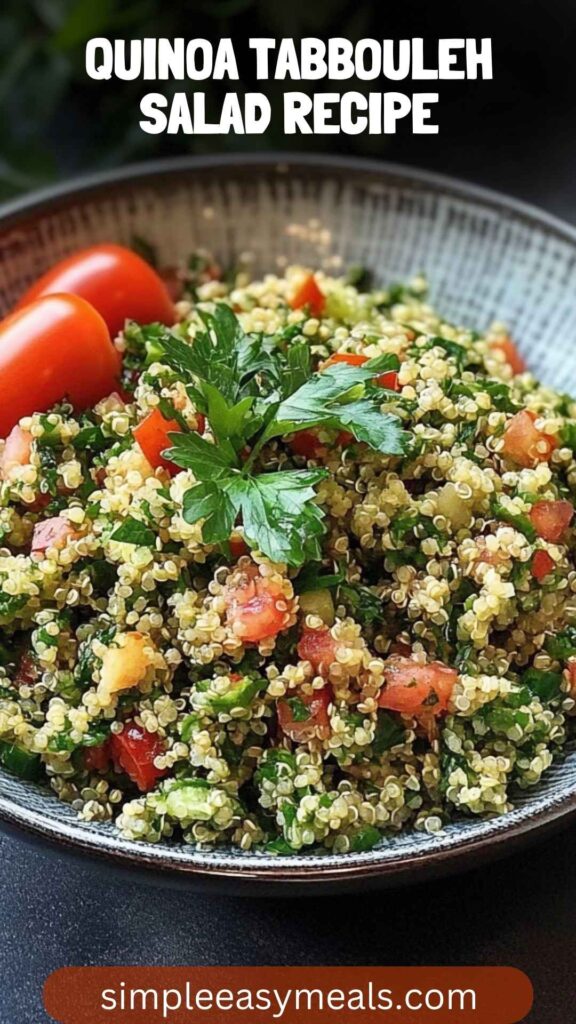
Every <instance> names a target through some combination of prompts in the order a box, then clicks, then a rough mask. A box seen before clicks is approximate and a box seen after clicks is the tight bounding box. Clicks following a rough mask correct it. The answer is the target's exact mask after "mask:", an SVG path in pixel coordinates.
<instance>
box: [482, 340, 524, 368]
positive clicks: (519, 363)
mask: <svg viewBox="0 0 576 1024" xmlns="http://www.w3.org/2000/svg"><path fill="white" fill-rule="evenodd" d="M490 348H493V349H497V350H499V351H500V352H502V354H503V356H504V359H505V360H506V362H507V363H508V366H509V367H510V369H511V370H512V373H524V371H525V370H526V369H527V367H526V363H525V362H524V359H523V357H522V356H521V355H520V353H519V351H518V349H517V348H516V345H515V344H514V342H513V341H512V338H508V337H506V338H498V340H497V341H493V342H492V344H491V345H490Z"/></svg>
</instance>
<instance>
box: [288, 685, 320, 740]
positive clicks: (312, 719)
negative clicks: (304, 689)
mask: <svg viewBox="0 0 576 1024" xmlns="http://www.w3.org/2000/svg"><path fill="white" fill-rule="evenodd" d="M333 697H334V695H333V693H332V687H331V686H324V687H323V688H322V689H321V690H315V691H314V693H312V694H309V693H307V694H298V696H297V698H296V700H298V702H299V703H300V704H303V705H304V706H305V708H306V709H307V711H308V717H307V718H303V719H300V716H296V715H295V713H294V707H293V705H292V704H291V699H290V698H284V699H282V700H279V701H278V702H277V705H276V708H277V711H278V722H279V725H280V728H281V729H282V732H283V733H284V735H285V736H288V737H289V738H290V739H291V740H293V741H294V743H308V742H309V741H310V740H311V739H314V738H315V737H317V738H318V739H327V738H328V737H329V735H330V716H329V714H328V708H329V707H330V704H331V702H332V700H333ZM292 699H294V698H292Z"/></svg>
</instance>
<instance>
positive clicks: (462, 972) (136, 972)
mask: <svg viewBox="0 0 576 1024" xmlns="http://www.w3.org/2000/svg"><path fill="white" fill-rule="evenodd" d="M532 998H533V992H532V985H531V982H530V981H529V979H528V978H527V977H526V975H525V974H523V973H522V972H521V971H519V970H516V968H513V967H65V968H63V969H62V970H59V971H55V973H54V974H51V975H50V977H49V978H48V979H47V981H46V984H45V986H44V1005H45V1007H46V1011H47V1012H48V1013H49V1015H50V1016H51V1017H52V1018H53V1019H54V1020H55V1021H58V1022H59V1024H104V1022H106V1021H109V1022H110V1024H166V1022H171V1024H259V1022H260V1024H330V1022H331V1021H333V1022H334V1024H370V1022H376V1021H380V1022H381V1024H431V1022H434V1024H515V1022H516V1021H521V1020H523V1018H524V1017H525V1016H526V1014H527V1013H528V1012H529V1011H530V1008H531V1006H532Z"/></svg>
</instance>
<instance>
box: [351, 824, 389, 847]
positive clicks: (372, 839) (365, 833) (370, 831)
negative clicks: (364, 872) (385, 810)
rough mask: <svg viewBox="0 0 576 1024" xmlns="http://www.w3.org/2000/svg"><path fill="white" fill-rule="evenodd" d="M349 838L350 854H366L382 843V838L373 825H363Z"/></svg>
mask: <svg viewBox="0 0 576 1024" xmlns="http://www.w3.org/2000/svg"><path fill="white" fill-rule="evenodd" d="M349 838H350V845H349V847H348V849H349V851H350V853H365V852H366V851H367V850H372V849H373V848H374V847H375V846H376V844H377V843H378V842H380V839H381V838H382V836H381V835H380V832H379V831H378V829H377V828H374V826H373V825H361V826H360V827H359V828H357V829H356V831H355V832H353V833H352V835H351V836H350V837H349Z"/></svg>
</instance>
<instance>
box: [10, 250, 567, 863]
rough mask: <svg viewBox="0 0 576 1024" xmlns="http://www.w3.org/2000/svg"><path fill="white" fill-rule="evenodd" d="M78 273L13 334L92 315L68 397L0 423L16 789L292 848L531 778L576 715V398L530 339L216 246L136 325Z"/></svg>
mask: <svg viewBox="0 0 576 1024" xmlns="http://www.w3.org/2000/svg"><path fill="white" fill-rule="evenodd" d="M103 248H105V247H103ZM110 248H113V247H110ZM118 251H120V250H118ZM84 255H85V254H79V256H78V257H77V258H76V259H77V261H79V262H80V263H81V262H82V259H83V257H84ZM69 262H72V263H73V262H74V258H73V260H72V261H69ZM148 269H150V268H148ZM164 276H165V280H166V279H167V275H166V274H165V275H164ZM49 277H50V275H48V278H49ZM53 277H54V278H55V280H56V282H57V283H56V285H55V287H51V285H50V281H49V280H48V283H46V281H45V280H44V279H43V280H42V281H41V282H40V283H39V285H38V287H37V288H36V289H35V290H34V289H33V290H32V293H31V295H30V296H28V297H27V299H26V302H28V300H29V299H30V298H31V299H32V300H33V301H34V303H35V304H34V306H33V307H32V306H29V305H27V304H26V303H25V304H24V305H22V304H21V309H20V310H19V312H17V313H16V314H14V315H13V320H12V321H6V322H5V325H7V326H5V325H2V326H0V351H4V349H5V348H6V346H7V345H8V342H9V340H10V338H11V337H12V335H13V334H14V329H15V327H14V324H15V323H16V327H17V328H19V329H20V331H21V332H22V331H23V332H24V333H25V334H26V331H29V332H30V334H33V333H34V331H33V330H32V314H31V313H30V310H32V309H33V310H34V311H35V316H36V320H35V322H36V323H38V322H39V312H38V311H39V310H40V311H42V309H45V310H46V311H47V313H46V315H48V313H49V312H50V310H49V308H48V305H46V304H50V303H55V302H61V303H65V302H76V303H81V304H82V309H80V312H78V309H77V308H75V310H74V311H73V314H74V315H73V317H72V321H70V323H72V326H73V329H70V330H69V329H68V328H69V327H70V323H69V322H68V321H66V323H67V324H68V327H66V329H64V327H62V324H61V322H60V321H59V320H58V316H57V315H56V314H54V317H53V321H54V322H55V327H54V326H53V328H52V329H53V334H52V336H51V338H52V340H51V343H50V344H51V345H52V349H51V351H52V352H54V351H55V350H56V349H57V350H58V351H60V350H61V348H62V347H63V346H64V347H65V344H67V342H66V343H65V340H64V339H65V338H68V337H69V336H70V337H72V339H73V341H74V344H73V345H72V349H71V350H70V351H71V352H72V351H73V353H75V354H72V355H71V356H70V359H71V361H72V364H73V368H72V370H70V366H69V364H66V366H65V367H64V369H62V365H64V363H63V360H61V363H60V364H59V367H60V368H59V369H58V373H62V374H63V376H62V379H61V380H60V381H59V382H57V383H56V387H57V388H60V392H59V393H58V394H55V393H51V394H50V395H45V396H41V395H39V394H38V388H37V385H36V383H35V381H34V380H30V381H29V384H30V387H31V388H32V391H33V399H32V398H31V397H30V394H29V393H28V386H27V384H26V383H24V384H23V387H21V388H20V389H18V388H16V391H18V395H17V400H16V398H15V399H14V401H16V405H17V407H16V408H14V409H12V408H11V407H10V402H9V401H8V399H6V402H3V406H2V410H3V411H2V413H1V414H0V416H1V419H2V424H1V426H2V431H3V436H4V437H5V440H4V441H3V442H0V467H1V485H0V543H1V544H2V547H1V549H0V640H1V646H0V665H1V667H0V761H1V763H2V764H3V766H4V768H5V769H6V770H7V771H9V772H12V773H14V774H16V775H18V776H20V777H21V778H24V779H28V780H38V779H42V780H45V781H47V782H48V784H49V785H50V787H51V788H52V790H53V791H54V792H55V793H56V794H57V796H58V797H59V798H60V799H61V800H63V801H66V802H69V803H70V804H71V805H72V807H73V808H74V809H75V810H77V812H78V814H79V815H80V816H81V818H83V819H84V820H88V821H102V822H104V821H113V822H115V824H116V826H117V828H118V829H119V830H120V832H121V833H122V834H123V835H124V836H126V837H129V838H132V839H141V840H148V841H151V842H158V841H162V840H166V839H168V838H169V837H171V836H175V837H176V838H177V839H183V840H184V841H185V842H187V843H192V844H201V845H211V844H215V843H228V844H233V845H235V846H238V847H240V848H241V849H242V850H249V849H256V850H266V851H269V852H270V853H290V852H294V851H301V850H310V849H316V850H320V849H322V848H328V849H330V850H332V851H334V852H348V851H362V850H367V849H370V848H371V847H372V846H374V845H375V844H376V843H377V842H378V841H380V840H381V839H384V841H386V840H388V839H389V838H390V837H391V836H393V834H394V833H395V832H397V831H398V830H400V829H404V828H412V827H413V828H416V829H423V830H426V831H428V832H430V833H434V832H438V831H440V830H441V829H442V828H443V827H444V826H445V825H446V824H447V823H448V822H450V821H451V820H453V819H455V818H458V817H461V816H462V815H467V816H471V815H472V816H473V815H477V816H482V815H495V814H502V813H504V812H506V811H507V810H509V809H510V808H511V806H512V805H513V802H514V796H515V793H517V792H518V790H519V789H525V788H527V787H531V786H536V785H537V784H538V783H539V781H540V779H541V778H542V775H543V774H544V773H545V772H546V771H547V769H548V768H549V767H550V765H551V764H552V762H553V760H554V758H556V757H558V756H559V755H560V754H561V753H562V751H563V750H564V749H565V748H566V745H567V743H569V742H570V737H571V734H572V732H573V730H572V723H573V722H574V721H575V720H576V718H575V717H574V709H575V707H576V563H575V559H576V554H575V543H574V533H573V530H572V528H571V524H572V517H573V512H574V508H573V503H574V499H575V494H576V456H575V451H576V419H574V418H573V417H576V403H574V402H573V401H572V400H571V399H570V398H568V397H567V396H565V395H562V394H557V393H555V392H554V391H552V390H550V389H549V388H546V387H543V386H541V385H539V384H538V383H537V382H536V381H535V380H534V379H533V377H532V376H531V375H530V373H529V371H527V370H526V368H525V366H524V364H523V361H522V358H521V356H520V355H519V353H518V351H517V349H516V347H515V345H514V343H513V341H512V340H511V338H510V337H509V335H508V334H507V332H506V329H505V328H504V327H503V326H502V325H498V324H497V325H495V326H493V327H492V328H491V329H490V330H489V331H488V333H486V334H483V335H479V334H477V333H475V332H474V331H471V330H469V329H467V328H462V327H456V326H454V325H452V324H449V323H446V322H445V321H444V320H443V319H442V317H441V315H440V314H438V313H436V312H435V311H434V309H433V308H432V307H431V306H430V305H428V303H427V300H426V288H425V282H424V281H423V280H422V279H416V280H414V281H412V282H411V283H410V284H408V285H406V286H400V285H395V286H393V287H391V288H389V289H387V290H385V289H377V290H370V286H369V284H367V283H366V282H365V281H363V280H361V275H360V272H356V273H355V274H354V280H355V283H353V278H352V275H350V276H349V277H348V278H338V279H337V278H332V277H329V276H326V275H325V274H323V273H312V272H310V270H305V269H303V268H290V269H289V270H288V271H287V272H286V275H285V276H284V277H280V276H273V275H270V276H267V277H265V278H264V279H263V280H259V281H253V280H250V279H249V277H248V275H247V274H245V273H244V272H242V271H239V272H237V273H236V274H234V275H228V276H227V277H225V276H223V275H221V274H220V273H219V271H218V268H217V267H216V266H214V265H213V264H212V263H211V261H210V260H209V258H207V257H205V256H204V255H202V254H199V255H196V256H195V257H194V259H193V260H191V262H190V265H189V267H188V268H187V269H185V270H181V271H179V272H178V274H175V273H172V274H171V275H170V276H169V285H170V288H171V290H172V300H174V301H175V305H173V304H172V300H171V299H170V298H169V296H168V293H167V290H166V288H165V286H164V284H162V283H161V282H159V284H160V287H161V289H163V293H162V296H161V302H160V308H159V309H158V308H156V309H154V302H152V303H148V304H147V305H146V303H145V305H146V309H145V310H144V311H143V315H142V316H140V317H139V315H138V310H139V308H140V307H139V306H138V302H137V301H136V303H135V305H131V304H130V303H129V302H127V303H126V308H125V310H124V312H123V315H122V316H121V317H120V320H119V321H118V313H119V311H118V310H116V311H112V313H111V311H110V309H109V308H108V306H107V305H106V302H107V299H109V298H110V296H109V293H108V292H107V291H106V289H105V288H103V289H100V291H98V289H96V290H95V291H93V293H90V294H88V289H87V288H84V283H85V282H84V279H83V277H82V274H81V273H80V274H79V275H78V282H79V283H75V284H74V286H71V285H70V284H69V283H66V282H65V284H64V287H62V285H61V283H60V281H61V278H62V274H60V278H59V274H58V268H56V271H55V272H54V274H53ZM157 280H158V279H157ZM54 290H56V291H60V292H62V291H64V292H75V296H70V295H60V296H57V297H55V296H53V295H51V294H50V293H51V292H53V291H54ZM133 290H134V289H133ZM129 291H130V289H128V292H129ZM136 292H138V289H136ZM141 292H142V289H140V298H141V299H142V294H141ZM146 294H147V296H148V297H149V295H150V292H149V290H148V289H146ZM77 296H80V298H77ZM85 299H89V301H90V302H91V303H92V305H93V306H95V307H96V309H97V310H99V313H94V310H93V309H92V305H91V306H88V305H87V303H86V302H85ZM42 304H44V305H42ZM84 307H85V308H84ZM150 307H152V308H150ZM87 311H88V312H87ZM120 312H121V313H122V311H120ZM100 313H101V314H102V317H103V319H102V317H101V316H100V315H99V314H100ZM74 316H76V317H80V320H82V318H84V320H85V319H86V317H88V319H89V318H90V316H92V321H91V323H92V328H90V329H88V328H87V329H86V331H87V333H88V334H90V336H91V337H92V336H93V334H94V331H96V330H100V329H101V328H102V327H103V326H104V321H105V322H106V324H107V327H106V329H105V337H104V341H103V342H102V345H103V346H104V348H105V347H106V346H107V348H106V357H105V359H104V361H103V363H102V359H100V363H98V366H99V367H100V369H99V370H98V372H96V371H93V370H92V369H91V367H92V366H93V365H95V364H94V363H93V362H90V360H93V359H94V358H95V357H94V355H93V354H92V355H90V354H89V355H86V354H85V352H84V349H83V348H82V346H83V344H84V342H82V344H80V343H79V342H78V341H77V339H78V337H79V335H78V330H79V329H80V328H79V327H78V329H77V326H76V325H77V323H78V324H80V320H78V321H77V320H74ZM126 317H134V319H133V320H132V319H126V322H125V323H124V320H125V318H126ZM27 318H28V319H27ZM40 319H41V318H40ZM48 319H50V318H49V317H48ZM139 319H140V320H141V321H144V320H146V319H147V320H155V321H156V322H153V323H151V324H150V323H149V324H146V323H145V322H144V323H142V322H140V323H139V322H136V321H137V320H139ZM84 320H82V322H84ZM96 320H97V321H98V324H96ZM51 322H52V321H51ZM22 324H24V326H22ZM64 326H66V325H64ZM108 329H110V331H111V336H112V337H115V341H114V346H112V343H111V342H110V340H109V335H108V333H107V331H108ZM10 332H12V335H11V334H10ZM3 334H5V335H6V338H5V339H3V338H2V335H3ZM3 346H4V348H3ZM104 348H102V346H101V350H102V351H104ZM27 351H28V350H27ZM35 351H36V353H37V354H38V351H39V350H38V349H36V350H35ZM110 353H112V356H113V362H112V364H110V363H109V362H107V360H109V357H110ZM15 358H16V357H15ZM18 358H20V357H18ZM38 358H39V356H38ZM42 358H43V359H44V360H50V359H54V358H55V356H54V355H52V356H51V355H50V350H48V349H46V351H45V352H44V354H43V356H42ZM82 359H84V365H83V366H82ZM102 365H103V366H104V369H102ZM110 366H111V367H112V368H111V369H110ZM11 367H12V364H10V365H8V364H6V365H4V364H2V363H1V360H0V388H1V378H2V374H4V375H5V377H6V375H7V377H8V378H9V386H10V389H11V390H13V389H14V378H13V376H10V375H11V374H12V369H13V367H12V368H11ZM106 367H108V369H106ZM27 373H28V377H29V378H33V377H34V376H35V367H34V366H33V365H31V364H29V365H28V370H27ZM21 379H22V381H25V375H24V377H21ZM81 381H82V387H88V388H92V390H93V391H94V390H96V392H97V393H95V394H92V395H91V397H87V396H86V395H82V394H76V391H78V389H79V388H80V390H81V386H80V382H81ZM87 382H88V383H87ZM7 386H8V385H7ZM5 390H6V389H5ZM23 394H24V397H23ZM32 400H33V401H34V403H35V404H34V405H33V406H32V407H31V408H30V407H27V408H24V407H23V406H22V404H20V406H18V402H20V403H22V402H26V401H28V402H29V403H30V402H32ZM38 403H43V404H38ZM55 403H56V404H55ZM87 405H89V406H90V407H88V408H87V407H86V406H87Z"/></svg>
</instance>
